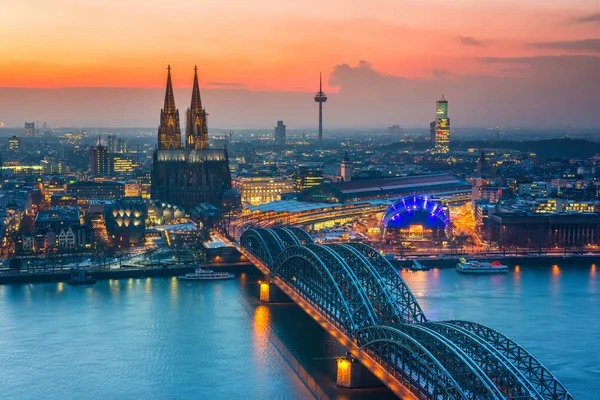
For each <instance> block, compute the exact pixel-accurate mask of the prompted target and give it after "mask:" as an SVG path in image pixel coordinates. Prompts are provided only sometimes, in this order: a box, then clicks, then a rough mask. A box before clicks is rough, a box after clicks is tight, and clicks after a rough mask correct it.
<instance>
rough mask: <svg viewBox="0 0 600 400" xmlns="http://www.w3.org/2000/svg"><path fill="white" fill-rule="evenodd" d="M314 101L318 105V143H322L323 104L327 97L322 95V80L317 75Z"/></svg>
mask: <svg viewBox="0 0 600 400" xmlns="http://www.w3.org/2000/svg"><path fill="white" fill-rule="evenodd" d="M315 101H316V102H317V103H319V143H321V142H322V141H323V103H325V102H326V101H327V96H326V95H325V93H323V78H322V76H321V73H319V91H318V92H317V94H315Z"/></svg>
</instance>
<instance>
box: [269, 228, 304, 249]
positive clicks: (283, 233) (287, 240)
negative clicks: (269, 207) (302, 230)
mask: <svg viewBox="0 0 600 400" xmlns="http://www.w3.org/2000/svg"><path fill="white" fill-rule="evenodd" d="M271 230H272V231H273V232H275V233H276V234H277V236H279V238H280V239H281V240H282V241H283V244H284V247H290V246H298V245H301V244H302V243H300V239H298V237H297V236H296V235H295V234H294V233H293V232H291V231H290V230H289V229H287V228H272V229H271Z"/></svg>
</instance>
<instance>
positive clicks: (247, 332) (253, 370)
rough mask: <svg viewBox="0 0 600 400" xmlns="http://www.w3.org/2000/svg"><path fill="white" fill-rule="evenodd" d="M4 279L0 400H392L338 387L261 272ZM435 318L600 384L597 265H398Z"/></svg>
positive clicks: (328, 341) (321, 342)
mask: <svg viewBox="0 0 600 400" xmlns="http://www.w3.org/2000/svg"><path fill="white" fill-rule="evenodd" d="M239 275H240V276H239V278H238V279H236V280H231V281H221V282H191V283H190V282H185V283H184V282H179V281H177V279H175V278H167V279H149V278H148V279H128V280H120V281H117V280H109V281H99V282H98V283H97V284H96V285H94V286H91V287H81V286H80V287H71V286H68V285H65V284H62V283H58V284H29V285H5V286H0V344H1V345H2V346H1V348H2V350H1V351H0V387H1V388H2V395H1V396H0V397H1V398H3V399H4V398H6V399H40V398H44V399H50V400H52V399H61V400H62V399H80V398H85V399H140V398H144V399H198V398H210V399H232V398H240V399H306V398H314V397H319V396H320V397H322V398H332V399H340V400H341V399H347V400H363V399H370V398H374V397H377V398H378V399H391V398H393V396H392V395H391V394H390V393H389V392H388V391H387V390H386V389H367V390H359V391H348V390H343V389H339V388H337V387H336V386H335V382H334V379H335V360H334V359H332V358H331V357H334V356H336V355H341V354H343V352H344V350H343V349H342V348H340V347H339V346H338V345H337V343H336V342H335V340H334V339H332V338H330V337H329V336H328V335H327V334H326V333H325V332H323V331H322V330H321V329H320V327H319V326H318V325H316V324H315V323H313V322H312V320H310V318H309V317H307V316H306V315H305V314H304V313H303V312H302V311H301V310H300V309H299V308H298V307H296V306H294V305H292V304H276V305H266V306H265V305H261V304H259V303H258V302H257V300H256V294H257V293H256V286H257V285H256V281H257V280H258V279H259V278H260V275H259V274H258V273H254V272H247V273H243V274H239ZM403 277H404V278H405V279H406V281H407V282H408V283H409V285H410V287H411V289H412V290H413V293H415V295H416V296H417V297H418V299H419V301H420V303H421V304H422V306H423V308H424V309H425V312H426V314H427V316H428V317H429V318H430V319H466V320H472V321H477V322H481V323H483V324H486V325H488V326H490V327H492V328H495V329H498V330H499V331H501V332H503V333H505V334H507V335H508V336H510V337H512V338H513V339H515V340H516V341H517V342H519V343H521V344H522V345H524V346H525V347H526V348H527V349H528V350H530V351H531V352H532V353H533V354H534V355H535V356H536V357H537V358H538V359H540V360H541V361H542V362H543V363H544V364H546V365H547V366H548V367H549V368H550V369H551V370H552V371H553V372H554V373H555V374H557V375H558V376H559V377H560V378H561V380H562V381H563V382H564V383H565V384H566V385H567V387H568V388H569V389H570V390H571V391H572V392H573V393H574V394H575V396H576V397H577V398H578V399H584V400H585V399H589V400H591V399H593V398H594V395H593V391H592V389H593V388H594V386H595V382H599V381H600V363H599V361H600V348H598V346H597V340H598V338H599V334H598V331H599V328H600V321H599V319H598V317H597V314H598V306H599V303H600V298H599V294H598V281H597V276H596V269H595V267H590V266H587V267H584V266H582V267H569V268H561V267H559V266H556V267H549V268H540V267H536V268H525V267H521V268H519V270H518V271H517V272H514V271H513V272H511V273H509V274H507V275H496V276H469V275H459V274H457V273H456V272H455V271H454V270H451V269H444V270H437V269H436V270H431V271H428V272H403Z"/></svg>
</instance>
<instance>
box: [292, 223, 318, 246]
mask: <svg viewBox="0 0 600 400" xmlns="http://www.w3.org/2000/svg"><path fill="white" fill-rule="evenodd" d="M285 229H287V230H289V231H290V232H292V233H293V234H294V235H295V236H296V237H297V238H298V240H299V241H300V243H301V244H304V245H306V244H314V243H315V241H314V240H313V238H312V237H311V236H310V235H309V234H308V232H306V231H305V230H304V229H300V228H296V227H293V226H289V227H287V228H285Z"/></svg>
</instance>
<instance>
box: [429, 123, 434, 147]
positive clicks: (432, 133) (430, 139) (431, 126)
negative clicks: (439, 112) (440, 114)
mask: <svg viewBox="0 0 600 400" xmlns="http://www.w3.org/2000/svg"><path fill="white" fill-rule="evenodd" d="M435 123H436V121H435V120H433V121H431V123H430V124H429V141H430V143H431V148H435Z"/></svg>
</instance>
